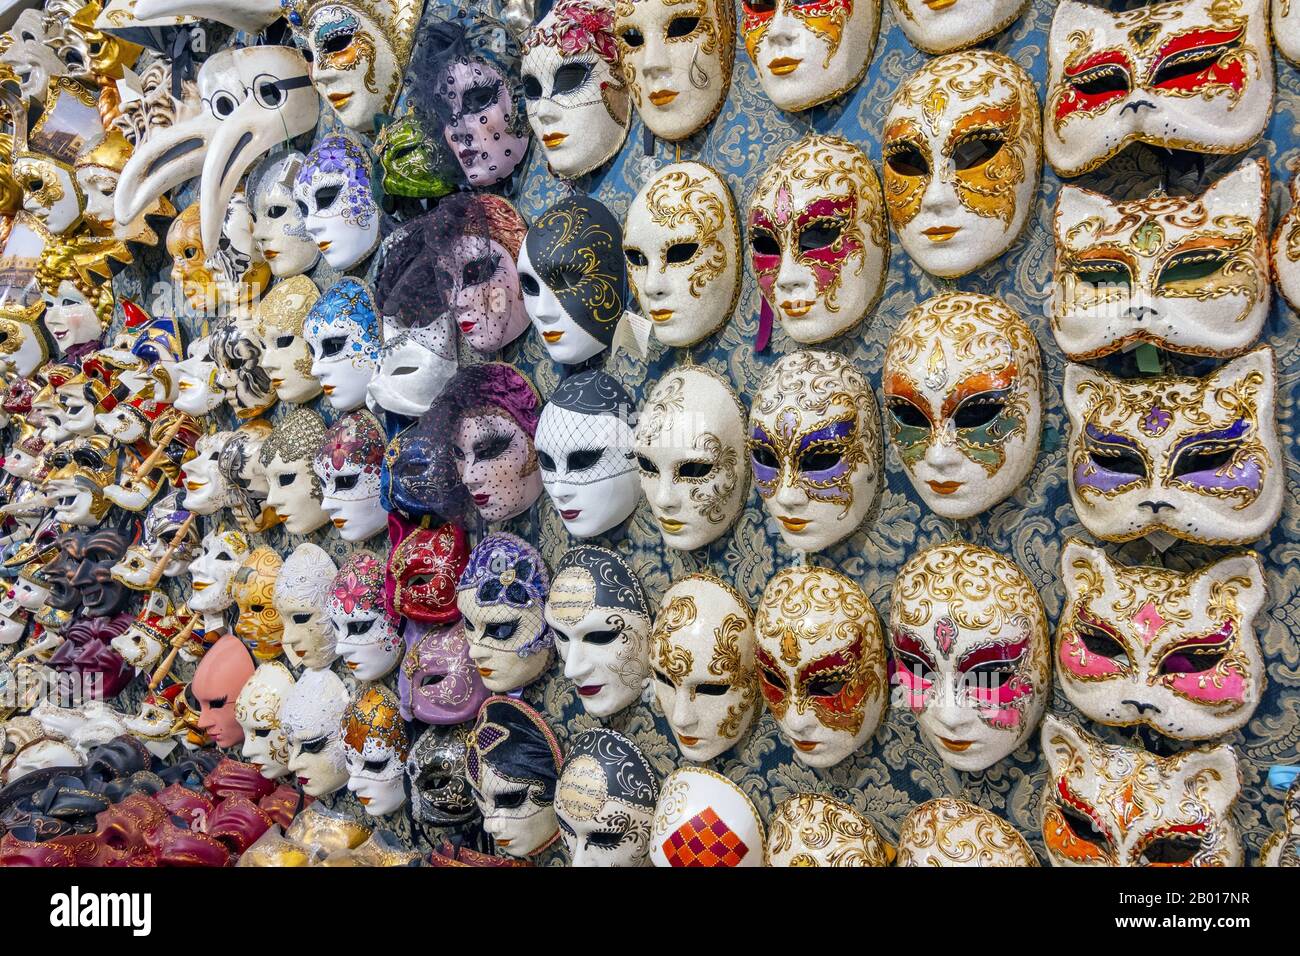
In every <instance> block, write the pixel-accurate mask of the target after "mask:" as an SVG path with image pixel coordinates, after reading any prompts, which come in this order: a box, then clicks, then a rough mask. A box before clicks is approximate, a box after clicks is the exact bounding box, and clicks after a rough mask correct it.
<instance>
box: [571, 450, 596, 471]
mask: <svg viewBox="0 0 1300 956" xmlns="http://www.w3.org/2000/svg"><path fill="white" fill-rule="evenodd" d="M604 454H605V452H604V450H603V449H600V448H582V449H579V450H578V451H571V452H569V471H586V470H587V469H588V468H591V467H592V466H594V465H595V464H597V463H598V462H599V461H600V459H601V458H602V457H604Z"/></svg>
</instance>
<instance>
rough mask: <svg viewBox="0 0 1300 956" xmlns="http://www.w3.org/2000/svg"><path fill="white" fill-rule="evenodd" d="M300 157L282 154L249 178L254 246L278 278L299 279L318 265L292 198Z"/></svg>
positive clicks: (317, 255) (316, 253)
mask: <svg viewBox="0 0 1300 956" xmlns="http://www.w3.org/2000/svg"><path fill="white" fill-rule="evenodd" d="M304 160H305V157H304V156H303V155H302V153H294V152H290V153H285V154H283V155H280V156H274V157H272V158H270V159H268V160H266V162H265V164H264V165H263V166H261V167H259V168H258V169H256V170H254V171H253V172H252V173H250V174H249V177H248V182H249V185H248V193H249V195H250V196H251V197H252V203H251V209H252V214H253V242H254V243H256V245H257V251H258V252H260V253H261V255H262V258H263V259H265V260H266V264H267V266H269V267H270V269H271V275H273V276H276V277H277V278H281V279H283V278H288V277H289V276H296V275H302V274H303V273H304V272H308V271H310V270H311V269H313V268H315V266H316V263H317V262H318V261H320V248H319V247H318V246H317V245H316V240H314V239H313V238H312V237H311V234H310V233H309V232H307V227H306V225H305V223H304V222H303V214H302V210H301V209H299V208H298V203H297V201H296V200H295V199H294V198H293V184H294V181H295V180H296V179H297V178H298V173H299V172H301V171H302V166H303V162H304Z"/></svg>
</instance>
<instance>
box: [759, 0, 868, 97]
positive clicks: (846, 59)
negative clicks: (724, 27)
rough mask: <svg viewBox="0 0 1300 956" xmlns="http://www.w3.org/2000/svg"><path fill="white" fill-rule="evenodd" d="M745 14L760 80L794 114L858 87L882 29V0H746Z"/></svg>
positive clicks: (767, 91)
mask: <svg viewBox="0 0 1300 956" xmlns="http://www.w3.org/2000/svg"><path fill="white" fill-rule="evenodd" d="M741 12H742V14H743V17H744V19H743V21H742V23H741V27H740V29H741V32H742V33H743V34H744V37H745V50H746V51H747V52H748V53H749V58H750V59H751V60H753V61H754V69H755V70H756V71H757V72H758V82H759V83H761V84H762V86H763V91H764V92H765V93H767V95H768V96H769V97H770V98H771V100H772V102H773V103H775V104H776V105H777V106H779V107H781V109H783V110H791V111H797V110H806V109H809V108H810V107H813V106H817V105H819V104H821V103H825V102H826V101H827V100H833V99H835V98H836V97H837V96H839V95H840V94H842V93H846V92H848V91H849V90H851V89H852V88H853V87H855V86H857V85H858V82H859V81H860V80H861V79H862V77H863V75H864V74H865V73H866V72H867V66H868V64H869V63H870V62H871V51H872V50H873V49H875V46H876V31H877V30H878V29H879V27H880V0H812V2H806V0H742V3H741Z"/></svg>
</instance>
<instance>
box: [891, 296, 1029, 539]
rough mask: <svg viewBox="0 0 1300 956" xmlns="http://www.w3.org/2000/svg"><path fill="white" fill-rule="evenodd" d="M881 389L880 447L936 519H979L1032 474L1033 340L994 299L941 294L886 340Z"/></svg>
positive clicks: (910, 315)
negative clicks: (891, 453) (888, 449)
mask: <svg viewBox="0 0 1300 956" xmlns="http://www.w3.org/2000/svg"><path fill="white" fill-rule="evenodd" d="M883 385H884V393H885V410H886V411H885V428H886V431H887V432H888V434H889V439H890V442H891V443H892V444H893V446H894V448H895V450H896V451H897V452H898V456H899V458H900V459H901V460H902V462H903V468H904V469H905V470H906V472H907V476H908V478H910V479H911V481H912V486H913V488H915V489H916V492H917V494H918V495H920V496H921V499H922V500H923V501H924V502H925V503H926V504H927V505H928V506H929V507H930V509H931V510H933V511H934V512H935V513H936V514H940V515H943V516H944V517H945V518H959V519H960V518H969V517H972V516H974V515H977V514H979V513H980V512H982V511H986V510H988V509H989V508H992V507H993V506H994V505H996V504H997V503H998V502H1000V501H1002V500H1004V499H1005V498H1007V497H1008V496H1010V495H1011V494H1012V493H1013V492H1015V490H1016V489H1017V488H1019V487H1020V485H1021V483H1022V482H1023V481H1024V480H1025V478H1026V476H1028V474H1029V473H1030V471H1031V470H1032V469H1033V467H1034V461H1035V459H1036V458H1037V456H1038V442H1039V435H1040V431H1041V428H1042V418H1043V399H1042V367H1041V359H1040V356H1039V351H1038V340H1037V339H1035V338H1034V333H1033V332H1032V331H1031V330H1030V328H1029V326H1028V325H1027V324H1026V323H1025V321H1024V320H1023V319H1022V318H1020V316H1019V315H1017V314H1016V313H1015V312H1013V311H1012V310H1011V309H1010V308H1009V307H1008V306H1007V305H1006V303H1004V302H1002V301H1001V300H1000V299H995V298H993V297H991V296H987V295H980V294H978V293H973V292H972V293H967V292H949V293H944V294H942V295H938V296H936V297H934V298H933V299H930V300H929V301H927V302H923V303H922V304H921V305H919V306H917V307H916V308H914V309H913V310H912V311H911V312H910V313H908V315H907V316H906V317H905V318H904V319H903V321H902V322H901V323H899V326H898V328H897V329H896V330H895V331H894V334H893V337H892V338H890V340H889V347H888V349H887V351H886V352H885V366H884V375H883Z"/></svg>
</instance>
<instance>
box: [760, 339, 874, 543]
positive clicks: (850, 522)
mask: <svg viewBox="0 0 1300 956" xmlns="http://www.w3.org/2000/svg"><path fill="white" fill-rule="evenodd" d="M749 462H750V467H751V468H752V469H753V472H754V484H755V486H757V488H758V493H759V496H760V497H761V498H762V499H763V506H764V507H765V508H766V509H767V511H768V513H769V514H770V515H771V516H772V517H774V518H775V519H776V520H777V521H779V522H780V531H781V539H782V540H783V541H784V542H785V543H786V546H787V547H790V548H792V549H794V550H795V551H821V550H824V549H825V548H829V547H830V546H831V545H834V544H837V543H839V542H840V541H843V540H844V539H845V538H847V537H848V536H849V535H851V534H852V533H853V532H854V531H856V530H857V529H858V526H859V525H860V524H862V521H863V519H864V518H865V517H866V516H867V513H868V512H869V511H870V510H871V508H872V506H873V505H874V504H875V503H876V499H877V498H878V496H879V495H880V489H881V487H882V485H883V484H884V482H883V478H882V471H883V458H882V449H881V442H880V413H879V411H878V410H877V408H876V395H875V392H874V391H872V388H871V383H870V382H868V381H867V377H866V376H865V375H863V374H862V372H861V371H860V370H859V369H858V368H857V366H855V365H854V364H853V363H852V362H850V361H849V360H848V359H846V358H844V357H843V356H841V355H838V354H836V353H833V352H814V351H802V352H795V353H793V354H792V355H787V356H785V357H783V358H782V359H781V360H780V361H778V362H777V363H776V364H775V365H773V366H772V369H771V371H769V372H768V374H767V378H765V379H764V380H763V384H762V385H761V386H760V387H759V390H758V392H757V393H756V394H755V395H754V406H753V408H752V409H751V410H750V414H749Z"/></svg>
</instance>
